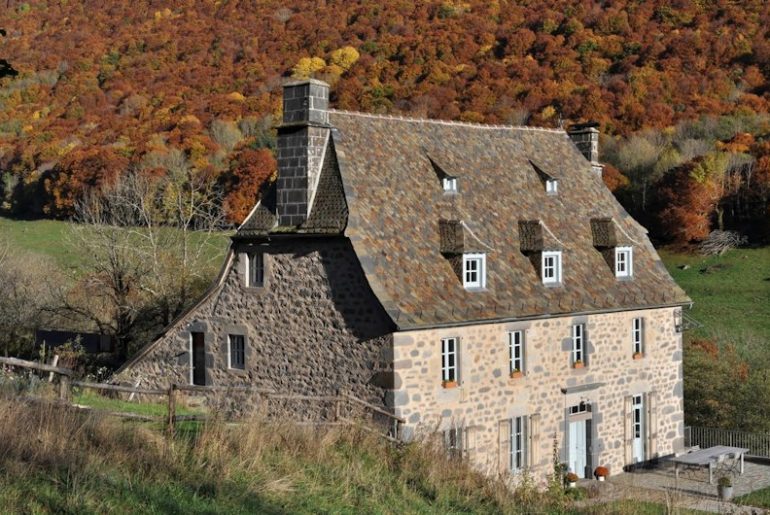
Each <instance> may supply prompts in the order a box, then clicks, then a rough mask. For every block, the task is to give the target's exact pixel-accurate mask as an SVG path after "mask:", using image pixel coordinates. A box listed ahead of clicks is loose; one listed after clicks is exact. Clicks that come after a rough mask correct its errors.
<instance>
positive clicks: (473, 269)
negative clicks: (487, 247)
mask: <svg viewBox="0 0 770 515" xmlns="http://www.w3.org/2000/svg"><path fill="white" fill-rule="evenodd" d="M486 276H487V256H486V254H463V286H464V287H465V288H466V289H467V288H486V286H487V277H486Z"/></svg>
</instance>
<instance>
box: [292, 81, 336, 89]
mask: <svg viewBox="0 0 770 515" xmlns="http://www.w3.org/2000/svg"><path fill="white" fill-rule="evenodd" d="M304 84H315V85H316V86H322V87H324V88H328V87H329V84H328V83H327V82H324V81H322V80H318V79H290V80H288V81H286V82H284V83H283V87H284V88H286V87H292V86H302V85H304Z"/></svg>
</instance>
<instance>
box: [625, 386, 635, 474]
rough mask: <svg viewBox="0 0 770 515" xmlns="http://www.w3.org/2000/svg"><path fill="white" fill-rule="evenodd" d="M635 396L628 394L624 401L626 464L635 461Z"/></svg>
mask: <svg viewBox="0 0 770 515" xmlns="http://www.w3.org/2000/svg"><path fill="white" fill-rule="evenodd" d="M633 405H634V398H633V397H632V396H627V397H626V398H625V399H624V402H623V420H624V421H625V424H624V426H625V438H624V440H623V448H624V449H625V455H626V465H631V464H632V463H633V462H634V454H633V453H634V413H633Z"/></svg>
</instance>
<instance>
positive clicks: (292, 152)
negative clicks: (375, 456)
mask: <svg viewBox="0 0 770 515" xmlns="http://www.w3.org/2000/svg"><path fill="white" fill-rule="evenodd" d="M328 91H329V88H328V86H327V85H326V84H325V83H323V82H320V81H316V80H307V81H301V82H293V83H290V84H287V85H286V86H285V88H284V113H283V123H282V124H281V126H280V127H279V128H278V167H279V174H278V179H277V180H276V181H275V183H273V184H272V185H270V186H269V187H268V188H267V189H266V190H265V191H264V192H263V194H262V198H261V201H260V202H259V203H258V204H257V205H256V206H255V208H254V210H253V211H252V213H251V214H250V215H249V217H248V219H247V220H246V221H245V222H244V223H243V225H242V226H241V227H240V228H239V229H238V231H237V233H236V234H235V235H234V236H233V238H232V244H231V247H230V250H229V253H228V255H227V258H226V262H225V265H224V267H223V270H222V272H221V274H220V276H219V278H218V279H217V281H216V283H215V284H214V285H213V286H212V288H211V289H210V290H209V292H208V293H207V294H206V295H205V296H204V298H203V299H202V300H201V301H200V302H199V303H198V304H197V305H196V306H195V307H194V308H193V309H191V310H190V311H189V312H187V313H186V314H185V315H183V316H182V317H181V318H180V319H179V320H177V321H176V322H175V323H174V324H172V325H171V326H170V327H169V328H168V329H167V330H166V332H165V333H164V334H163V335H162V336H161V337H160V338H159V339H158V340H157V341H155V342H153V343H152V344H150V345H148V346H147V347H146V348H145V349H143V350H142V351H141V352H140V353H139V354H138V355H137V356H135V357H134V358H133V359H132V360H131V361H130V362H129V363H127V364H126V365H125V366H124V367H123V369H122V370H121V371H120V372H119V377H121V378H123V379H125V380H129V381H132V382H133V381H134V380H135V379H136V378H137V377H141V378H142V384H143V385H147V386H158V387H160V386H167V385H168V384H170V383H190V384H197V385H235V384H238V385H242V384H249V385H256V386H262V387H268V388H273V389H277V390H280V391H290V392H298V393H308V394H313V393H317V394H330V393H334V392H335V391H337V389H340V388H341V389H344V390H346V391H348V392H350V393H351V394H352V395H355V396H357V397H359V398H362V399H365V400H367V401H370V402H373V403H377V404H378V405H381V406H383V407H385V408H386V409H387V410H389V411H391V412H392V413H394V414H396V415H398V416H400V417H402V418H404V419H405V420H406V421H407V423H406V426H405V427H404V428H403V432H402V435H403V437H404V438H411V437H413V436H414V435H417V434H420V433H431V434H432V433H439V434H441V435H442V436H443V438H444V441H445V443H446V445H447V447H448V448H449V449H450V450H451V452H453V453H458V454H460V455H462V456H464V457H465V458H466V459H468V460H470V461H471V463H473V464H474V465H475V466H477V467H478V468H480V469H481V470H484V471H487V472H490V473H497V472H504V473H509V472H510V473H513V474H517V473H518V472H519V471H521V470H523V469H529V470H530V471H531V472H532V473H533V474H534V475H535V476H536V477H541V478H542V477H545V475H546V474H548V473H549V472H550V471H551V470H552V463H553V458H554V457H553V449H554V445H555V446H556V449H557V452H558V453H559V457H558V458H559V459H560V460H561V461H562V462H564V463H566V464H567V465H568V466H569V468H570V469H571V470H573V471H574V472H576V473H577V474H578V475H579V476H581V477H589V476H590V475H591V474H592V472H593V469H594V468H595V467H596V466H599V465H603V466H606V467H609V468H610V470H611V471H612V472H618V471H620V470H621V469H623V468H624V467H626V466H629V465H633V464H635V463H638V462H644V461H648V460H651V459H655V458H656V457H659V456H663V455H669V454H672V453H674V452H675V451H677V450H679V449H680V448H682V446H683V432H684V417H683V399H682V338H681V330H682V306H683V305H685V304H688V303H690V300H689V299H688V298H687V296H686V295H685V293H684V292H683V291H682V290H681V289H680V288H679V287H678V286H677V285H676V284H675V283H674V281H673V280H672V279H671V277H670V276H669V274H668V273H667V271H666V269H665V268H664V266H663V264H662V263H661V261H660V259H659V258H658V256H657V254H656V252H655V250H654V248H653V247H652V245H651V244H650V241H649V239H648V238H647V235H646V231H645V229H644V228H643V227H641V226H640V225H639V224H638V223H636V222H635V221H634V220H633V219H631V218H630V217H629V216H628V214H627V213H626V212H625V211H624V210H623V208H622V207H621V206H620V205H619V204H618V202H617V201H616V200H615V199H614V197H613V195H612V194H611V192H610V191H609V190H608V189H607V188H606V187H605V186H604V184H603V183H602V180H601V170H602V167H601V165H600V164H599V163H598V131H597V130H596V129H595V128H593V127H590V126H581V127H574V128H573V129H572V130H570V131H566V132H565V131H564V130H553V129H538V128H532V127H507V126H491V125H478V124H470V123H460V122H445V121H438V120H424V119H410V118H400V117H390V116H378V115H369V114H364V113H353V112H344V111H337V110H332V109H329V108H328Z"/></svg>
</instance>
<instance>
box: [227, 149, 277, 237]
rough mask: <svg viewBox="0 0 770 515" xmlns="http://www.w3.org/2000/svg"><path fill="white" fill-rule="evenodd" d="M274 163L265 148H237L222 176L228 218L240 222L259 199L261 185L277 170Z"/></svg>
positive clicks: (271, 155) (273, 159)
mask: <svg viewBox="0 0 770 515" xmlns="http://www.w3.org/2000/svg"><path fill="white" fill-rule="evenodd" d="M276 168H277V163H276V160H275V157H273V154H272V153H271V152H270V151H269V150H267V149H264V148H261V149H258V150H252V149H249V148H246V149H243V150H241V151H239V152H238V153H237V154H236V155H235V157H234V158H233V163H232V166H231V168H230V172H229V173H228V174H226V176H225V177H224V182H225V186H226V190H227V191H228V193H227V195H226V196H225V200H224V210H225V216H226V217H227V219H228V221H230V222H232V223H235V224H240V223H241V222H243V220H244V219H245V218H246V216H247V215H248V214H249V212H250V211H251V209H252V208H253V207H254V204H255V203H256V202H257V201H258V200H259V195H260V192H261V188H262V187H263V184H265V182H266V181H267V180H269V179H271V178H272V177H273V176H274V175H275V173H276Z"/></svg>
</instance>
